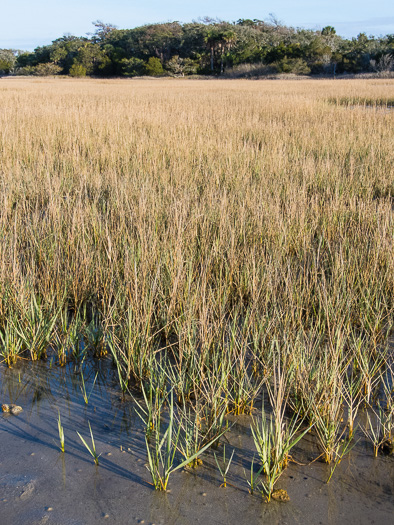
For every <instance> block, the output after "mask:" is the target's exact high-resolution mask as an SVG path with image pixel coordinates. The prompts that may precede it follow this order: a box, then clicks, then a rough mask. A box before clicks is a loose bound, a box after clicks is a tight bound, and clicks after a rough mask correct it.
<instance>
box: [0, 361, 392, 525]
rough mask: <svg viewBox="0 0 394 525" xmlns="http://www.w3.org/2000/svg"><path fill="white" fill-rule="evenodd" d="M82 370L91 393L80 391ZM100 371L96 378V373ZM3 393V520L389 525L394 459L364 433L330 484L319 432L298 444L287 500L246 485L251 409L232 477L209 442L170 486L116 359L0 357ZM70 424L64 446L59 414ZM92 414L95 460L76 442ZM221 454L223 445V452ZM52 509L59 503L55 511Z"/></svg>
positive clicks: (240, 423) (284, 483) (234, 440)
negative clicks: (8, 410)
mask: <svg viewBox="0 0 394 525" xmlns="http://www.w3.org/2000/svg"><path fill="white" fill-rule="evenodd" d="M82 375H83V378H84V383H85V389H86V393H87V395H88V402H87V403H86V402H85V400H84V393H83V385H82ZM95 378H96V379H95ZM0 403H16V404H18V405H20V406H22V407H23V412H22V413H21V414H19V415H18V416H13V415H10V414H2V415H1V416H0V469H1V470H0V523H1V525H8V524H9V525H14V524H21V525H25V524H26V525H27V524H29V525H31V524H37V525H38V524H42V523H48V524H51V523H53V524H56V525H75V524H85V525H93V524H96V523H101V521H104V520H106V523H114V524H122V525H124V524H133V523H142V521H145V523H155V524H159V523H161V524H167V523H168V524H179V525H180V524H182V525H183V524H185V525H186V524H194V523H196V524H197V523H209V524H222V523H229V524H233V523H234V524H235V523H242V524H243V523H250V522H252V523H256V522H258V521H264V522H269V523H274V524H275V523H322V524H326V523H327V524H334V523H343V522H346V521H348V520H349V519H352V520H353V521H356V522H358V523H373V522H375V523H379V524H385V523H391V518H392V514H393V512H394V504H393V494H394V481H393V480H394V467H393V458H390V457H383V456H380V457H378V458H373V457H372V451H371V448H370V446H369V444H368V443H366V441H365V440H363V439H361V440H360V442H359V443H358V444H357V446H356V447H355V448H354V449H353V450H352V452H351V453H350V454H349V456H347V457H346V458H345V459H344V460H343V461H342V463H341V465H340V466H339V467H338V469H337V471H336V472H335V474H334V477H333V479H332V481H331V482H330V484H329V485H327V484H326V483H325V482H326V480H327V477H328V475H329V467H328V466H327V465H325V464H323V463H321V462H319V461H315V462H314V463H311V461H312V460H313V459H314V458H316V457H317V456H318V454H319V452H318V449H317V447H316V442H315V440H314V438H313V435H312V434H307V435H306V436H305V438H304V439H303V440H302V441H301V442H299V443H298V444H297V446H296V447H295V448H294V450H293V451H292V456H293V459H294V462H290V464H289V467H288V468H287V469H286V471H285V472H284V474H283V476H282V477H281V479H280V480H279V483H278V486H279V487H280V488H286V490H287V491H288V493H289V495H290V498H291V501H290V502H289V503H286V504H283V503H277V502H273V503H271V504H269V505H268V504H266V503H264V500H263V498H262V496H261V495H260V494H258V493H257V494H256V493H255V494H254V495H250V494H249V493H248V486H247V483H246V478H247V477H248V476H250V468H251V464H252V461H253V457H255V460H254V470H255V472H257V470H258V463H257V454H256V452H255V449H254V445H253V440H252V437H251V432H250V421H251V419H250V417H247V416H241V417H239V418H235V417H232V416H231V417H229V422H230V423H234V424H233V426H232V428H231V431H230V432H229V433H228V435H227V436H226V440H227V442H226V452H227V450H228V455H230V454H231V453H232V450H233V449H234V457H233V462H232V464H231V468H230V471H229V476H228V483H229V485H228V487H227V488H226V489H223V488H221V487H220V485H221V482H222V480H221V478H220V475H219V473H218V469H217V466H216V464H215V458H214V454H213V452H214V451H211V450H209V451H208V452H206V453H205V454H204V456H203V458H202V459H203V465H202V466H200V467H198V468H197V469H191V470H189V471H178V472H175V473H174V474H173V475H172V476H171V478H170V482H169V488H170V491H169V492H168V493H156V492H155V491H154V490H153V487H152V485H151V483H150V481H151V480H150V476H149V472H148V470H147V468H146V463H147V456H146V445H145V433H144V429H143V427H142V423H141V421H140V419H139V417H138V415H137V414H136V411H135V410H134V405H133V403H132V401H131V400H130V399H129V400H128V401H126V402H124V401H122V399H121V396H120V392H119V390H118V388H117V384H116V376H115V374H114V371H113V370H112V368H111V366H110V363H109V361H106V360H101V361H98V362H97V361H95V362H93V363H91V362H86V363H84V364H83V367H82V368H81V367H78V366H75V365H74V364H73V363H70V364H67V365H66V366H65V367H57V366H53V364H52V366H51V364H50V363H48V362H47V363H44V362H40V363H30V362H28V363H24V364H22V365H20V366H18V367H15V368H14V369H7V368H6V367H4V366H2V365H0ZM59 414H60V417H61V423H62V426H63V429H64V434H65V453H64V454H63V453H61V452H60V450H59V444H60V443H59V434H58V417H59ZM88 423H90V425H91V428H92V432H93V435H94V440H95V444H96V449H97V453H98V454H100V458H99V466H98V467H97V466H95V465H94V463H93V459H92V457H91V456H90V455H89V452H88V451H87V450H86V448H85V447H84V445H83V443H82V442H81V441H80V439H79V437H78V435H77V431H78V432H79V433H80V434H81V435H82V436H83V437H84V439H86V440H87V442H88V443H90V434H89V426H88ZM216 453H217V454H218V457H220V455H221V454H222V453H223V449H222V446H220V447H219V450H218V451H216ZM48 509H53V510H50V511H49V510H48Z"/></svg>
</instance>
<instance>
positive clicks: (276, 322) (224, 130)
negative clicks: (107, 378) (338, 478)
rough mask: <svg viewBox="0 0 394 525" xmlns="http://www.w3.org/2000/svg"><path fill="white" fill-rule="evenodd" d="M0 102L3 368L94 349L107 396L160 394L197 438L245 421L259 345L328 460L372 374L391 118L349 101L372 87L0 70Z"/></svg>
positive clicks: (389, 199) (385, 332)
mask: <svg viewBox="0 0 394 525" xmlns="http://www.w3.org/2000/svg"><path fill="white" fill-rule="evenodd" d="M0 94H1V98H2V108H3V110H4V111H2V113H1V115H0V139H1V155H2V162H1V166H0V186H1V192H0V200H1V206H0V232H1V243H0V291H1V293H0V334H2V345H1V348H2V354H3V357H4V358H5V359H7V356H9V357H8V359H9V363H10V362H11V361H14V359H15V357H14V356H15V355H19V356H21V355H22V354H23V355H28V356H29V357H30V359H33V360H38V359H40V358H41V357H45V355H46V354H47V353H48V352H50V351H52V350H53V351H55V352H57V354H58V360H59V363H60V364H64V363H65V362H66V361H67V360H68V359H69V357H73V358H75V359H76V360H77V361H78V360H79V361H81V360H82V359H84V357H85V356H87V355H88V354H89V353H91V354H94V355H95V357H100V356H104V355H105V353H106V351H107V349H109V350H110V351H111V354H112V357H113V361H114V364H115V365H116V367H117V369H118V376H119V383H120V385H121V389H122V391H123V392H124V393H126V392H127V391H128V389H131V388H134V387H135V388H137V389H139V390H141V389H145V390H146V393H147V394H149V389H150V388H153V389H158V390H163V388H167V390H170V389H174V395H176V398H177V399H178V401H179V403H180V404H181V405H182V404H183V403H184V402H187V403H191V404H196V403H197V402H198V403H200V406H201V407H202V408H201V411H202V412H203V416H202V417H203V421H204V425H203V427H202V431H204V429H207V428H208V429H211V430H209V432H208V434H209V436H211V437H214V436H215V435H216V434H217V432H218V429H220V428H221V426H222V425H223V421H224V420H223V418H224V417H225V414H226V413H227V412H233V413H235V414H240V413H249V412H251V410H252V408H253V406H254V403H255V400H256V398H259V396H261V393H262V391H264V389H265V388H266V387H265V385H267V384H269V381H270V378H271V377H272V376H273V374H274V373H275V368H277V367H278V361H277V360H275V355H276V345H278V346H279V347H280V348H282V349H285V350H286V355H287V357H286V360H285V362H284V363H283V366H284V367H285V368H288V374H289V376H291V381H290V380H289V381H288V383H287V386H286V395H285V396H284V397H283V407H284V406H285V405H286V408H290V409H292V410H293V412H294V413H295V415H300V416H302V417H305V418H306V419H308V420H309V423H310V424H312V423H313V422H315V420H316V424H315V427H316V429H317V430H316V432H317V433H318V435H319V436H320V437H319V442H320V446H321V448H322V450H323V453H324V454H325V456H326V459H327V460H331V462H333V461H335V459H336V458H337V457H338V455H337V454H336V450H337V446H338V444H339V443H341V439H342V438H343V436H342V432H343V428H344V427H345V425H342V424H341V423H342V422H341V419H342V417H343V416H344V415H345V411H346V415H347V419H348V420H347V424H348V429H349V431H350V433H351V432H352V428H353V427H355V425H356V424H357V417H358V414H359V408H360V406H362V404H363V402H364V400H365V402H366V403H367V404H368V403H369V404H370V405H371V406H373V407H374V410H375V411H376V410H378V409H377V407H376V406H375V405H374V403H375V399H376V396H377V395H378V390H379V382H380V375H381V372H382V370H383V369H384V365H385V364H386V363H387V362H389V355H388V353H384V352H382V351H381V348H382V347H384V346H385V344H386V342H387V338H388V336H389V333H390V329H391V327H392V326H393V293H392V292H393V289H394V258H393V256H392V253H393V207H392V206H393V195H394V182H393V178H392V149H393V148H392V133H391V130H392V124H393V123H392V119H393V112H392V111H391V112H390V111H386V110H378V111H369V110H368V111H366V110H365V107H364V105H365V103H367V101H368V104H369V101H371V100H372V101H375V102H374V103H373V104H372V105H380V104H381V103H382V101H388V100H391V98H392V94H391V93H390V86H389V85H388V84H387V81H380V80H374V81H373V82H367V81H365V80H347V81H344V82H337V81H335V82H333V81H329V80H319V81H315V80H305V81H298V80H297V81H296V82H293V81H284V82H280V81H273V82H271V81H264V82H257V81H256V82H246V81H234V82H231V83H228V82H225V81H221V80H218V81H215V82H211V81H199V82H194V81H186V80H181V79H177V80H169V79H167V80H165V81H164V80H157V81H154V82H153V81H150V80H141V81H140V80H136V81H133V82H132V83H130V82H126V81H118V80H100V81H96V80H93V79H92V80H89V81H88V82H87V81H79V80H73V81H71V80H69V79H67V80H62V79H54V80H51V83H50V84H49V83H47V82H46V81H45V80H43V81H39V82H38V81H35V80H33V79H19V78H12V79H11V78H10V79H9V80H7V83H6V84H4V85H3V84H2V85H1V86H0ZM327 98H331V99H333V100H338V101H339V100H345V99H346V100H348V101H350V100H353V99H356V98H357V99H358V100H359V101H364V102H362V104H363V106H361V107H356V108H352V109H350V108H347V107H344V106H341V105H337V104H327ZM70 100H72V101H73V104H70ZM92 101H93V102H92ZM79 316H82V318H79ZM10 323H11V324H10ZM10 330H11V331H12V330H14V331H15V332H14V333H11V332H10ZM7 331H8V332H7ZM7 334H8V335H7ZM15 334H17V335H15ZM18 337H19V339H20V341H21V343H19V342H18V341H17V339H18ZM5 338H8V341H12V344H11V343H7V345H5V344H4V340H5ZM82 341H83V343H82ZM13 345H14V346H13ZM90 350H91V352H90ZM4 352H6V354H4ZM7 352H8V353H7ZM70 352H71V353H70ZM162 357H163V359H164V357H165V361H164V360H163V362H162V363H163V365H162V367H163V370H162V371H160V370H159V369H158V368H156V365H155V362H156V361H159V360H160V359H162ZM281 359H282V357H281ZM327 360H328V361H327ZM164 363H165V364H164ZM331 363H332V364H333V366H331ZM281 366H282V364H281ZM345 371H346V372H345ZM345 373H346V374H347V375H344V374H345ZM152 376H155V377H154V378H153V379H152ZM164 377H165V380H164V379H163V378H164ZM159 383H160V384H159ZM162 383H165V384H166V386H165V387H163V384H162ZM150 384H151V386H150ZM360 389H361V390H360ZM152 395H153V394H152ZM155 395H156V394H154V395H153V397H154V396H155ZM160 395H161V394H160ZM157 399H158V400H159V398H157ZM161 399H162V398H161ZM152 402H153V398H152ZM381 406H382V410H383V411H384V413H385V414H387V411H386V406H385V405H384V403H383V404H382V405H381ZM278 413H279V412H278ZM314 414H315V415H314ZM371 414H372V413H371ZM371 417H372V416H371ZM385 417H386V416H385ZM151 420H152V421H153V416H152V417H151ZM267 425H268V423H267ZM273 425H274V422H273ZM274 426H275V425H274ZM268 427H269V425H268ZM273 431H275V429H274V427H273ZM341 436H342V437H341ZM205 439H207V438H205Z"/></svg>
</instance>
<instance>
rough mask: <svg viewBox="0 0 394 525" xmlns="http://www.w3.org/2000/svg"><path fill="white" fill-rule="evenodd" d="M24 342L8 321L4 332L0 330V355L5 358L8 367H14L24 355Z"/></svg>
mask: <svg viewBox="0 0 394 525" xmlns="http://www.w3.org/2000/svg"><path fill="white" fill-rule="evenodd" d="M22 344H23V341H22V339H21V338H20V336H19V334H18V332H17V331H16V329H15V326H14V324H13V323H12V322H10V321H8V322H7V323H6V324H5V326H4V328H3V331H1V330H0V355H1V356H2V357H3V359H4V361H5V363H6V364H7V366H9V367H12V365H14V364H15V363H16V362H17V360H18V358H19V357H20V354H21V353H22Z"/></svg>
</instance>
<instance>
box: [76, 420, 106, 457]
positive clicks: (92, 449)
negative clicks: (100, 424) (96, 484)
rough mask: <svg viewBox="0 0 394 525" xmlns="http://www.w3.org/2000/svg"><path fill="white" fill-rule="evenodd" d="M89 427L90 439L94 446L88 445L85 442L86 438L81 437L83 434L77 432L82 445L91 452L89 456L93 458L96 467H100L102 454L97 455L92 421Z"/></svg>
mask: <svg viewBox="0 0 394 525" xmlns="http://www.w3.org/2000/svg"><path fill="white" fill-rule="evenodd" d="M88 425H89V431H90V439H91V441H92V444H91V446H89V445H88V444H87V442H86V441H85V440H84V438H83V437H82V436H81V434H80V433H79V432H77V434H78V436H79V439H80V440H81V441H82V443H83V444H84V445H85V447H86V450H87V451H88V452H89V454H90V455H91V456H92V458H93V460H94V463H95V465H97V466H98V464H99V457H100V456H101V454H97V452H96V444H95V442H94V437H93V432H92V427H91V426H90V421H88Z"/></svg>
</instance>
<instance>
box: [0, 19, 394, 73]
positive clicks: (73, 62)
mask: <svg viewBox="0 0 394 525" xmlns="http://www.w3.org/2000/svg"><path fill="white" fill-rule="evenodd" d="M94 26H95V32H94V33H93V34H91V35H89V36H88V37H77V36H72V35H64V36H62V37H61V38H58V39H56V40H54V41H53V42H52V43H51V44H50V45H46V46H42V47H37V48H36V49H35V50H34V51H33V52H31V53H30V52H23V51H19V50H13V49H0V73H1V74H3V75H4V74H18V75H57V74H60V75H71V76H76V77H82V76H87V75H88V76H102V77H112V76H125V77H133V76H141V75H150V76H163V75H171V76H185V75H196V74H199V75H233V76H255V75H264V74H275V73H295V74H304V75H305V74H324V75H335V74H341V73H362V72H386V71H392V70H394V34H392V35H386V36H384V37H379V38H377V37H373V36H367V35H366V34H365V33H360V34H359V35H358V36H357V38H352V39H345V38H342V37H340V36H339V35H337V34H336V31H335V28H334V27H332V26H326V27H324V28H323V29H322V30H319V31H316V30H309V29H295V28H292V27H287V26H285V25H283V24H281V23H280V22H279V21H277V20H276V19H275V18H274V17H271V19H270V21H269V22H267V21H262V20H256V19H254V20H249V19H241V20H238V21H237V22H232V23H230V22H224V21H218V20H212V19H207V18H206V19H202V20H200V21H197V22H196V21H194V22H191V23H185V24H181V23H179V22H168V23H161V24H150V25H144V26H141V27H136V28H134V29H117V28H116V27H115V26H113V25H111V24H105V23H103V22H101V21H96V22H94Z"/></svg>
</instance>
